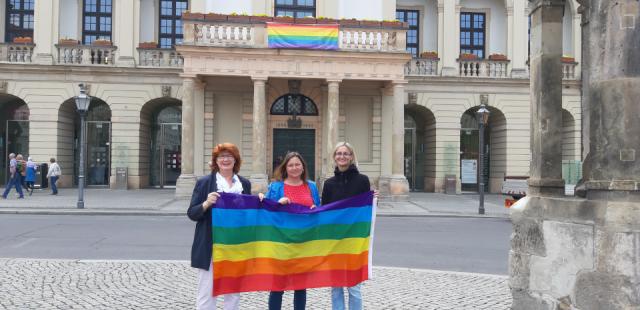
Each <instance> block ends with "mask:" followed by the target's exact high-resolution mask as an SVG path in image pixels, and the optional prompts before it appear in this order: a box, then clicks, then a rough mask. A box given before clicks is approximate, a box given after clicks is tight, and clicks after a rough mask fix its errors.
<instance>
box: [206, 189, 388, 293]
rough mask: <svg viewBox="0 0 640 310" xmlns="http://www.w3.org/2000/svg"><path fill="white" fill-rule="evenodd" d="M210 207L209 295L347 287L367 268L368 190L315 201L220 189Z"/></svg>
mask: <svg viewBox="0 0 640 310" xmlns="http://www.w3.org/2000/svg"><path fill="white" fill-rule="evenodd" d="M211 213H212V215H211V216H212V231H213V268H214V271H213V275H214V279H213V288H214V289H213V295H214V296H218V295H223V294H229V293H239V292H250V291H284V290H298V289H305V288H314V287H333V286H337V287H344V286H347V287H349V286H354V285H356V284H358V283H360V282H362V281H364V280H367V279H368V278H369V275H370V273H371V245H372V244H373V224H374V222H375V209H374V203H373V193H372V192H368V193H364V194H361V195H358V196H354V197H352V198H349V199H345V200H341V201H337V202H334V203H331V204H328V205H323V206H319V207H317V208H315V209H309V208H308V207H305V206H301V205H296V204H290V205H287V206H282V205H278V203H277V202H275V201H271V200H267V199H265V200H264V201H263V202H262V203H261V202H260V201H259V200H258V198H257V197H255V196H249V195H237V194H226V193H222V194H221V197H220V198H219V199H218V201H217V202H216V204H215V205H214V206H213V207H212V211H211Z"/></svg>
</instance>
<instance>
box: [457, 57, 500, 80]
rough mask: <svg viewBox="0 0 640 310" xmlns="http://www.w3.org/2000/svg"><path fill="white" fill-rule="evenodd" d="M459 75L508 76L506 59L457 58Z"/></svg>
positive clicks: (481, 76)
mask: <svg viewBox="0 0 640 310" xmlns="http://www.w3.org/2000/svg"><path fill="white" fill-rule="evenodd" d="M458 65H459V66H460V76H461V77H480V78H508V77H509V74H508V71H507V66H508V65H509V61H508V60H488V59H473V60H466V59H458Z"/></svg>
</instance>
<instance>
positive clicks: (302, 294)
mask: <svg viewBox="0 0 640 310" xmlns="http://www.w3.org/2000/svg"><path fill="white" fill-rule="evenodd" d="M274 174H275V175H274V178H275V179H276V180H277V181H275V182H272V183H271V184H269V189H268V190H267V194H266V195H263V194H262V193H260V194H258V197H259V198H260V201H262V199H264V198H267V199H271V200H276V201H278V203H279V204H281V205H287V204H289V203H296V204H300V205H303V206H307V207H309V208H311V209H313V208H315V207H316V206H319V205H320V195H318V188H317V187H316V183H314V182H313V181H311V180H307V164H306V163H305V161H304V159H303V158H302V155H300V154H298V153H297V152H289V153H287V155H285V157H284V159H283V160H282V162H281V163H280V166H278V168H277V169H276V170H275V173H274ZM283 294H284V292H283V291H273V292H271V293H269V310H280V309H282V295H283ZM306 303H307V290H306V289H302V290H295V291H294V293H293V309H294V310H304V308H305V307H306Z"/></svg>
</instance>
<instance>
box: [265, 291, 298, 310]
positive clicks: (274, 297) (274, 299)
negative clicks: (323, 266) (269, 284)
mask: <svg viewBox="0 0 640 310" xmlns="http://www.w3.org/2000/svg"><path fill="white" fill-rule="evenodd" d="M283 293H284V292H271V293H269V310H280V309H282V294H283ZM306 304H307V290H296V291H295V292H294V293H293V310H304V308H305V306H306Z"/></svg>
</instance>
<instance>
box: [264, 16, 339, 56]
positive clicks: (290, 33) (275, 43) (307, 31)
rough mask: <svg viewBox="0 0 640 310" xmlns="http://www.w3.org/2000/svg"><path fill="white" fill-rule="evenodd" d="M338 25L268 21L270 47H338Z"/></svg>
mask: <svg viewBox="0 0 640 310" xmlns="http://www.w3.org/2000/svg"><path fill="white" fill-rule="evenodd" d="M338 32H339V31H338V25H337V24H328V25H300V24H278V23H267V33H268V36H269V38H268V42H269V48H305V49H314V50H337V49H338Z"/></svg>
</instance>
